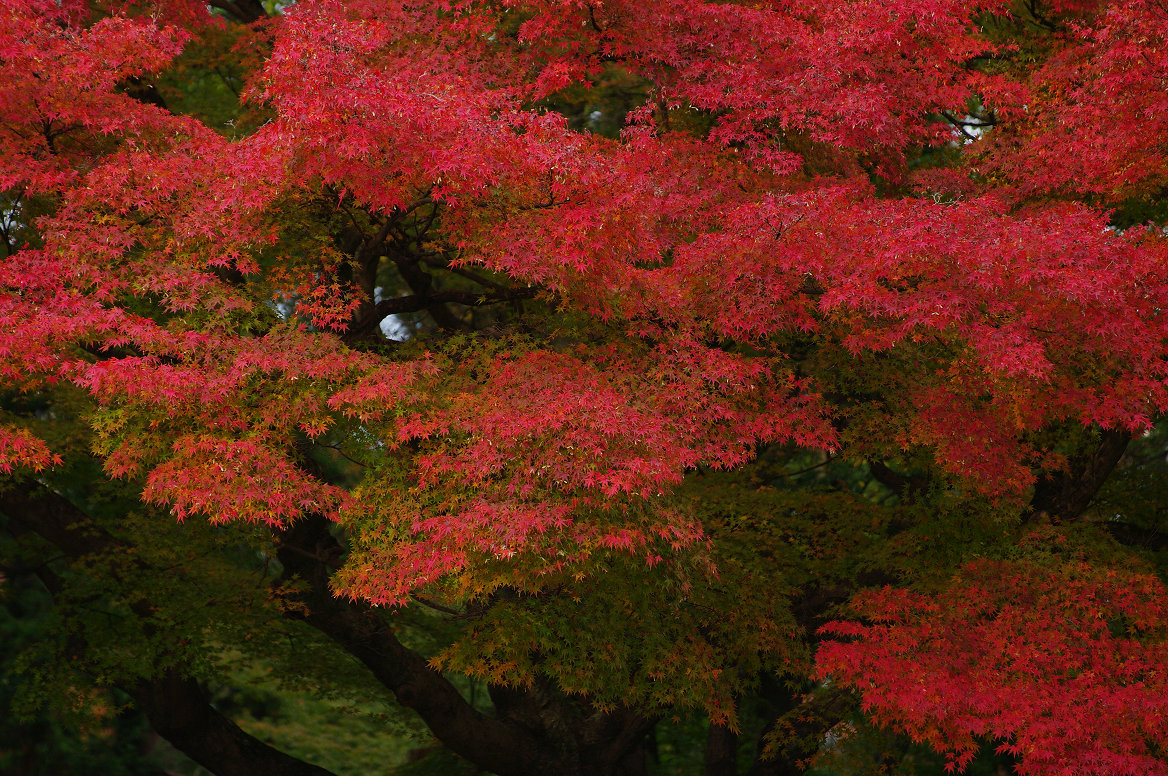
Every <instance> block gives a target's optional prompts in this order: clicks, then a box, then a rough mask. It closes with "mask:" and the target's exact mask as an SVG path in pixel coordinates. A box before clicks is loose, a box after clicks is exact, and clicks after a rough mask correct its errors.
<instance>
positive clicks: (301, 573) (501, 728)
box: [278, 516, 557, 776]
mask: <svg viewBox="0 0 1168 776" xmlns="http://www.w3.org/2000/svg"><path fill="white" fill-rule="evenodd" d="M328 525H329V524H328V521H327V520H326V519H325V518H324V517H321V516H312V517H309V518H307V519H304V520H301V521H299V522H297V523H294V524H293V525H292V526H290V527H289V528H288V529H286V530H285V531H283V532H282V533H281V534H280V536H279V539H280V549H279V551H278V557H279V559H280V562H281V563H282V564H283V565H284V574H285V577H286V578H291V577H293V576H297V577H300V578H301V579H303V580H304V581H306V582H307V583H308V584H309V590H308V592H307V593H306V594H305V596H304V602H305V603H306V604H307V613H300V612H296V611H290V612H289V616H292V617H303V619H304V621H305V622H307V623H308V624H309V625H311V626H313V627H314V628H316V629H317V630H319V631H320V632H321V633H323V634H324V635H325V636H328V637H329V638H330V639H332V640H333V641H334V642H335V643H337V644H338V645H339V646H340V647H342V648H343V649H344V650H345V651H346V652H348V653H349V654H350V655H352V656H353V657H355V658H357V659H358V660H359V661H361V663H362V664H363V665H364V666H365V667H366V668H368V669H369V670H370V672H372V674H373V675H374V677H375V678H376V679H377V680H378V681H379V682H381V683H382V684H383V685H384V686H385V687H387V688H388V689H389V690H391V691H392V692H393V693H394V695H395V696H397V699H398V702H399V703H401V704H402V705H403V706H407V707H409V708H411V709H413V710H414V711H415V712H417V713H418V715H419V716H421V717H422V719H423V720H424V721H425V723H426V725H427V726H428V727H429V728H430V730H431V731H432V732H433V733H434V735H435V736H436V737H437V738H438V739H439V740H441V741H442V742H443V743H444V744H445V745H446V746H447V747H449V748H450V749H451V750H452V751H454V752H455V753H457V754H459V755H460V756H462V757H464V758H466V759H467V760H470V761H471V762H473V763H475V764H477V765H478V766H479V767H481V768H484V769H486V770H489V771H492V772H494V773H498V774H500V776H508V775H509V774H516V775H519V774H524V775H526V774H543V773H555V772H557V770H556V758H555V757H554V756H553V754H552V753H551V752H549V751H547V750H546V748H545V747H544V745H543V743H542V742H541V741H539V740H538V739H536V738H535V737H534V736H532V735H530V734H529V733H528V732H527V731H525V730H523V729H522V728H520V727H519V726H516V725H511V724H507V723H504V722H503V721H501V720H498V719H494V718H491V717H488V716H486V715H485V714H482V713H481V712H479V711H478V710H476V709H474V708H473V707H472V706H471V705H470V704H469V703H467V701H466V700H465V699H464V698H463V697H462V695H461V694H460V693H459V692H458V690H457V689H456V688H455V687H454V685H452V684H451V683H450V682H449V681H447V680H446V678H445V677H443V676H442V675H441V674H440V673H438V672H437V671H435V670H434V669H433V668H431V667H430V665H429V663H428V662H427V661H426V659H425V658H424V657H422V656H421V655H419V654H418V653H417V652H414V651H413V650H411V649H409V648H408V647H406V646H404V645H403V644H402V643H401V642H400V641H399V640H398V639H397V637H396V636H395V635H394V632H393V629H392V627H391V626H390V625H389V623H387V622H386V621H385V619H383V618H382V617H381V616H380V615H379V614H378V613H377V612H376V611H374V610H372V609H371V608H369V607H368V606H366V605H364V604H359V603H348V602H344V601H341V600H339V599H337V598H336V597H334V596H333V594H332V593H331V591H330V590H329V588H328V578H329V576H330V575H331V572H332V569H333V568H334V567H335V566H336V565H337V564H338V563H339V560H340V557H341V552H342V548H341V547H340V545H339V544H338V543H337V541H336V539H334V538H333V536H332V534H330V533H329V530H328Z"/></svg>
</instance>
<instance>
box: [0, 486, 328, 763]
mask: <svg viewBox="0 0 1168 776" xmlns="http://www.w3.org/2000/svg"><path fill="white" fill-rule="evenodd" d="M0 512H3V513H4V514H5V515H7V516H8V518H9V520H10V521H12V522H13V523H15V524H16V525H15V526H14V527H16V528H17V529H18V530H20V529H24V530H28V531H32V532H34V533H36V534H38V535H39V536H40V537H41V538H43V539H45V540H46V541H48V542H49V543H50V544H52V545H54V546H55V547H57V549H59V550H61V551H62V552H63V553H64V554H65V555H66V556H67V557H68V558H69V559H71V560H78V559H80V558H84V557H87V556H93V555H98V554H104V553H110V552H116V553H117V555H118V556H119V557H122V558H127V559H128V560H127V561H126V562H127V563H129V564H132V566H134V567H135V568H137V569H143V568H145V565H144V564H143V563H142V561H141V560H140V559H139V558H138V556H137V555H136V554H134V553H133V552H132V551H131V550H132V548H131V547H129V545H126V544H125V543H123V542H121V541H120V540H119V539H117V538H116V537H114V536H113V535H112V534H110V533H109V532H108V531H106V530H104V529H103V528H101V527H100V526H98V525H97V524H96V523H94V522H93V520H91V519H90V518H89V516H88V515H86V514H85V513H84V512H82V511H81V510H80V509H78V508H77V507H75V506H74V505H73V504H72V503H70V502H69V501H68V500H67V499H65V498H64V497H63V496H61V495H59V494H57V493H53V492H51V491H48V490H45V489H38V490H36V491H24V492H18V491H15V490H11V489H10V490H6V491H3V492H0ZM46 571H47V570H46ZM41 576H42V579H44V580H45V581H46V586H48V587H49V589H50V592H53V593H59V591H60V581H59V579H57V578H56V575H54V574H52V573H51V572H49V573H48V575H41ZM54 588H56V590H54ZM131 608H133V609H134V610H135V613H136V614H138V615H139V616H142V617H143V619H144V620H145V626H146V629H147V630H148V631H149V630H151V628H150V625H149V621H148V617H149V611H143V607H141V606H139V607H131ZM147 608H148V607H147ZM122 689H123V690H125V691H126V693H127V694H128V695H130V697H132V698H133V699H134V700H135V701H136V702H137V703H138V705H139V707H140V708H141V709H142V711H143V713H145V714H146V717H147V719H148V720H149V721H150V725H151V727H153V728H154V730H155V731H156V732H157V733H158V734H159V735H160V736H162V737H163V738H165V739H166V740H168V741H170V743H171V744H173V745H174V746H175V748H177V749H178V750H179V751H181V752H183V753H184V754H186V755H187V756H188V757H190V758H191V759H192V760H194V761H195V762H197V763H199V764H200V765H202V766H204V767H205V768H207V769H209V770H210V771H212V772H213V773H215V774H216V776H331V772H330V771H327V770H325V769H323V768H319V767H317V766H315V765H311V764H309V763H306V762H303V761H302V760H297V759H296V758H294V757H291V756H290V755H287V754H284V753H283V752H281V751H279V750H277V749H273V748H272V747H270V746H268V745H267V744H265V743H264V742H262V741H260V740H259V739H257V738H255V737H253V736H251V735H249V734H248V733H246V732H244V731H243V730H242V729H241V728H240V727H239V726H238V725H236V724H235V723H234V722H232V721H231V720H230V719H228V718H227V717H225V716H223V715H222V714H220V713H219V712H218V711H216V710H215V708H214V707H213V706H211V704H210V703H209V702H208V700H207V698H206V696H205V695H204V694H203V692H202V690H201V689H200V688H199V686H198V683H197V682H195V681H194V680H193V679H190V678H186V677H183V676H181V675H180V674H179V673H178V672H177V671H176V670H175V669H167V670H165V671H163V672H162V673H161V675H159V676H156V677H152V678H150V679H146V680H143V681H140V682H138V683H136V684H131V685H125V684H123V685H122Z"/></svg>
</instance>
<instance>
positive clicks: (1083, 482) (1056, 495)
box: [1030, 429, 1131, 520]
mask: <svg viewBox="0 0 1168 776" xmlns="http://www.w3.org/2000/svg"><path fill="white" fill-rule="evenodd" d="M1130 441H1131V434H1129V433H1128V432H1126V431H1121V430H1116V429H1107V430H1105V431H1103V434H1102V439H1101V440H1100V442H1099V446H1098V447H1097V448H1096V449H1095V451H1094V452H1092V453H1091V454H1089V455H1086V456H1082V457H1079V458H1077V459H1075V460H1072V461H1070V462H1069V463H1068V467H1067V468H1068V470H1069V471H1061V472H1055V473H1053V474H1049V475H1047V476H1046V477H1043V478H1042V479H1040V480H1039V481H1038V484H1037V485H1035V487H1034V496H1033V498H1031V500H1030V506H1031V507H1032V508H1033V509H1034V512H1035V513H1036V514H1037V513H1041V512H1045V513H1046V514H1048V515H1050V516H1051V517H1054V518H1056V519H1058V520H1074V519H1075V518H1076V517H1078V516H1079V515H1081V514H1082V513H1083V512H1084V511H1085V510H1086V509H1087V507H1088V506H1089V505H1090V504H1091V500H1092V499H1094V498H1095V494H1096V493H1098V492H1099V489H1100V488H1101V487H1103V483H1104V482H1106V481H1107V478H1108V477H1109V476H1111V472H1112V471H1113V470H1114V469H1115V465H1116V464H1117V463H1119V459H1120V458H1121V457H1122V456H1123V453H1124V451H1125V450H1126V449H1127V445H1128V442H1130Z"/></svg>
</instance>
